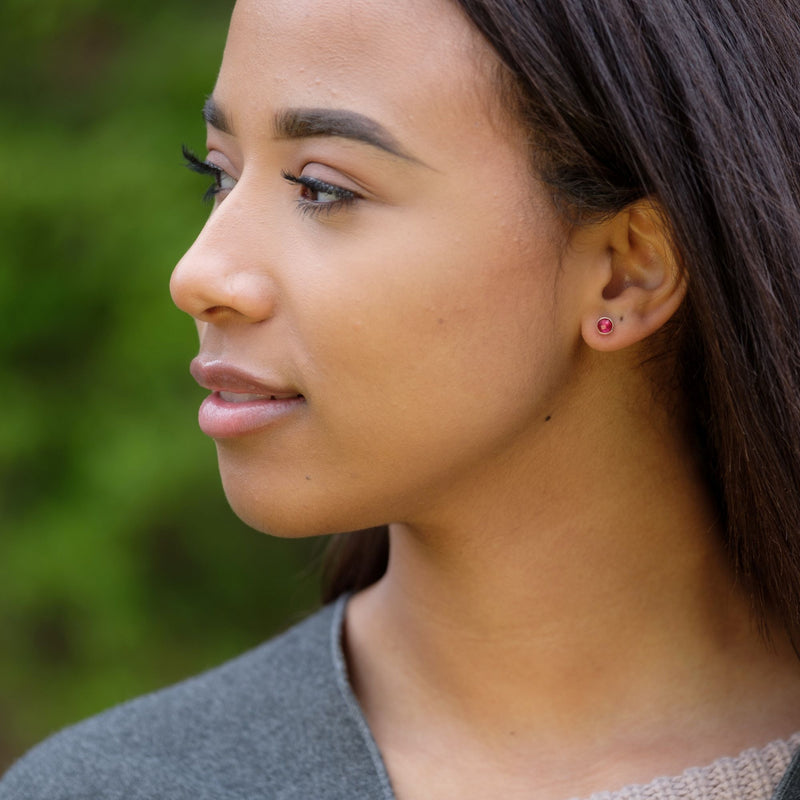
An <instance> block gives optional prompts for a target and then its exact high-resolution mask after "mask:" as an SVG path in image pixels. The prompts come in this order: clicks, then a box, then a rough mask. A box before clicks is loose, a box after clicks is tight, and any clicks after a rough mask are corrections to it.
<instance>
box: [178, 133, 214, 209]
mask: <svg viewBox="0 0 800 800" xmlns="http://www.w3.org/2000/svg"><path fill="white" fill-rule="evenodd" d="M181 152H182V153H183V157H184V158H185V159H186V167H187V168H188V169H190V170H191V171H192V172H196V173H197V174H198V175H211V176H212V177H213V178H214V183H212V184H211V186H209V187H208V189H206V191H205V194H204V195H203V202H204V203H208V202H210V201H211V200H213V199H214V197H215V196H216V195H218V194H219V193H220V192H221V191H222V175H223V172H224V170H222V169H220V168H219V167H218V166H216V164H210V163H209V162H208V161H201V160H200V159H199V158H198V157H197V156H196V155H195V154H194V153H193V152H192V151H191V150H190V149H189V148H188V147H187V146H186V145H185V144H184V145H181Z"/></svg>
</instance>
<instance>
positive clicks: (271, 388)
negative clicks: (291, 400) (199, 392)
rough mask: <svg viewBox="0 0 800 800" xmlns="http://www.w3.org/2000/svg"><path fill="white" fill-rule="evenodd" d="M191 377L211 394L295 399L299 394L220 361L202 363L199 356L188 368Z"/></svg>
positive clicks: (287, 387) (289, 387)
mask: <svg viewBox="0 0 800 800" xmlns="http://www.w3.org/2000/svg"><path fill="white" fill-rule="evenodd" d="M189 371H190V372H191V373H192V377H193V378H194V379H195V380H196V381H197V382H198V383H199V384H200V385H201V386H202V387H203V388H205V389H209V390H210V391H212V392H238V393H240V394H261V395H265V396H272V395H275V396H282V397H297V396H299V395H300V393H299V392H298V391H297V389H294V388H292V387H291V386H286V385H285V384H282V383H280V382H278V381H274V382H273V381H269V382H268V381H266V380H263V379H261V378H257V377H255V376H254V375H251V374H250V373H249V372H246V371H245V370H243V369H239V368H238V367H234V366H232V365H230V364H226V363H224V362H222V361H204V360H202V359H201V358H200V357H199V356H198V357H197V358H195V359H194V360H193V361H192V363H191V365H190V366H189Z"/></svg>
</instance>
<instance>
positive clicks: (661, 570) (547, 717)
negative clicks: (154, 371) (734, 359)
mask: <svg viewBox="0 0 800 800" xmlns="http://www.w3.org/2000/svg"><path fill="white" fill-rule="evenodd" d="M493 65H494V56H493V55H492V53H491V52H490V51H489V49H488V47H487V46H486V45H485V44H484V43H482V42H481V41H480V40H479V39H478V37H477V35H476V34H475V33H474V31H473V30H472V29H471V27H470V26H469V24H468V23H467V22H466V21H465V20H464V19H463V18H462V16H461V14H460V12H459V11H458V9H457V8H455V7H454V6H453V5H450V4H449V3H447V2H444V0H411V2H408V3H403V4H395V3H391V2H389V0H354V1H353V2H347V3H342V2H341V0H314V1H313V2H312V0H270V2H266V0H239V2H238V3H237V5H236V9H235V12H234V16H233V21H232V25H231V30H230V34H229V39H228V44H227V47H226V51H225V56H224V60H223V64H222V68H221V71H220V75H219V79H218V82H217V84H216V86H215V88H214V92H213V97H214V101H215V103H216V105H217V107H218V108H219V109H220V110H222V111H223V112H224V114H225V118H226V119H225V122H226V124H225V125H223V124H222V122H221V120H220V119H219V118H217V119H216V120H215V124H214V125H212V126H210V128H209V135H208V151H209V155H208V161H209V162H210V163H213V164H214V165H216V166H217V167H218V168H219V169H221V170H223V171H224V173H225V174H224V176H223V179H222V185H223V187H224V190H223V191H222V192H220V193H219V194H218V195H217V198H216V204H215V208H214V210H213V212H212V214H211V216H210V218H209V221H208V223H207V225H206V226H205V228H204V229H203V231H202V232H201V234H200V235H199V237H198V239H197V241H196V243H195V244H194V245H193V247H192V248H191V249H190V250H189V252H188V253H187V254H186V256H185V257H184V258H183V259H182V260H181V262H180V263H179V264H178V266H177V267H176V270H175V273H174V275H173V278H172V284H171V288H172V293H173V297H174V299H175V302H176V303H177V304H178V305H179V306H180V307H181V308H182V309H183V310H185V311H187V312H188V313H189V314H191V315H192V316H193V317H194V318H195V319H196V320H197V323H198V330H199V334H200V359H201V360H202V361H203V362H204V363H218V362H223V363H225V364H228V365H230V366H235V367H237V368H239V369H243V370H246V371H247V372H248V373H251V374H252V375H253V376H255V377H257V378H258V379H260V380H261V381H262V382H264V383H268V384H270V385H273V386H274V385H277V386H280V388H281V389H285V390H287V391H290V392H293V393H301V394H302V395H303V397H304V398H305V402H303V403H301V404H297V405H296V406H295V407H294V408H293V409H292V410H291V411H290V412H288V413H286V414H285V415H283V416H281V417H280V418H279V419H277V420H275V421H274V422H273V423H272V424H270V425H269V426H266V427H264V428H262V429H260V430H255V431H252V432H249V433H247V434H246V435H241V436H232V437H226V438H220V439H219V440H218V441H217V448H218V454H219V463H220V471H221V474H222V479H223V483H224V486H225V490H226V493H227V495H228V498H229V500H230V502H231V505H232V506H233V508H234V510H235V511H236V512H237V513H238V514H239V515H240V516H241V517H242V518H243V519H245V520H246V521H247V522H249V523H250V524H252V525H253V526H254V527H256V528H259V529H261V530H264V531H268V532H270V533H273V534H278V535H285V536H303V535H311V534H318V533H330V532H336V531H342V530H354V529H358V528H365V527H370V526H374V525H378V524H387V523H391V557H390V565H389V570H388V572H387V575H386V576H385V578H384V579H382V580H381V581H380V582H379V583H378V584H376V585H375V586H374V587H371V588H370V589H368V590H366V591H364V592H362V593H360V594H359V595H358V596H356V597H355V598H354V599H353V600H352V601H351V602H350V605H349V607H348V612H347V621H346V637H347V638H346V647H347V655H348V661H349V665H350V669H351V675H352V680H353V684H354V688H355V691H356V693H357V695H358V697H359V699H360V701H361V703H362V706H363V708H364V711H365V714H366V716H367V719H368V721H369V723H370V726H371V728H372V730H373V733H374V735H375V738H376V740H377V742H378V744H379V746H380V748H381V752H382V754H383V756H384V759H385V761H386V763H387V767H388V769H389V772H390V775H391V777H392V781H393V785H394V786H395V790H396V793H397V796H398V797H399V798H401V800H405V799H406V798H414V797H426V798H428V799H429V800H430V799H433V800H436V798H439V797H442V798H445V797H456V796H457V797H460V798H471V797H484V798H485V797H490V796H503V797H509V798H515V797H525V798H545V799H547V800H550V799H552V800H556V798H563V797H572V796H578V795H581V794H588V793H590V792H591V791H598V790H603V789H614V788H618V787H620V786H622V785H624V784H626V783H631V782H635V781H639V782H641V781H647V780H650V779H651V778H653V777H654V776H655V775H657V774H670V773H674V772H677V771H680V770H682V769H684V768H686V767H688V766H693V765H699V764H702V763H706V762H708V761H710V760H712V759H713V758H716V757H719V756H722V755H733V754H736V753H738V752H739V751H740V750H741V749H743V748H745V747H750V746H756V745H763V744H765V743H766V742H767V741H770V740H771V739H774V738H778V737H782V736H786V735H788V734H790V733H791V732H793V731H794V730H796V729H797V728H800V713H799V712H800V689H799V688H798V686H800V683H799V681H798V675H797V667H796V662H795V661H794V660H793V657H792V654H791V653H790V650H789V648H788V646H787V645H786V643H785V642H784V640H783V638H782V636H781V635H780V633H779V632H776V633H775V648H774V649H772V650H771V649H769V648H767V647H765V646H764V644H763V642H762V640H761V639H760V638H759V637H758V635H757V634H756V632H755V630H754V627H753V626H752V624H751V620H750V617H749V613H748V606H747V600H746V598H744V597H742V596H741V594H740V593H739V590H738V589H737V586H736V582H735V580H734V577H733V576H732V575H731V573H730V570H729V567H728V565H727V562H726V560H725V556H724V553H723V552H722V548H721V547H720V545H719V542H718V538H717V532H716V530H715V520H716V516H717V512H716V509H715V508H714V507H713V505H712V503H711V501H710V499H709V496H708V492H707V491H706V488H705V486H704V484H703V481H702V478H701V472H700V470H699V468H698V466H697V465H696V464H695V462H694V458H693V454H692V447H691V442H689V441H687V439H686V436H685V434H684V431H683V426H682V424H681V419H680V413H679V409H680V398H677V397H672V396H671V395H670V394H669V392H668V391H666V390H664V389H662V388H660V387H661V386H662V384H660V383H654V381H653V377H654V376H653V371H652V370H645V369H643V368H642V367H641V362H642V361H643V359H644V357H645V354H646V352H647V351H646V349H645V348H646V345H647V342H648V337H649V336H651V335H652V334H653V333H655V332H656V331H658V330H659V329H660V328H661V326H663V324H664V323H665V322H666V321H667V320H668V319H669V317H670V316H671V315H672V314H673V313H674V312H675V310H676V309H677V308H678V306H679V305H680V302H681V300H682V298H683V294H684V290H685V281H684V277H683V275H682V273H681V271H680V270H679V269H678V267H677V264H676V259H675V257H674V255H673V253H672V250H671V247H670V244H669V237H668V236H667V235H666V233H665V231H664V230H663V227H662V225H661V223H660V215H659V214H658V209H657V207H655V206H654V205H653V204H651V203H640V204H637V205H636V206H633V207H631V208H629V209H626V210H625V211H624V212H622V213H620V214H619V215H618V216H617V217H615V218H613V219H611V220H606V221H604V222H602V223H598V224H596V225H590V226H586V227H584V228H580V229H578V230H575V231H570V232H567V230H566V228H565V227H564V225H562V223H561V222H560V221H559V219H558V218H557V216H556V215H555V213H554V211H553V209H552V206H551V201H550V195H549V191H548V190H547V189H546V187H544V186H542V185H541V184H539V183H538V182H537V181H536V180H535V179H534V178H533V177H532V176H531V174H530V171H529V168H528V163H529V158H528V153H527V143H526V137H525V136H524V133H523V132H522V131H520V130H518V129H517V128H516V126H515V125H514V124H513V122H511V121H509V120H507V119H506V118H505V117H504V115H503V113H502V110H501V109H499V108H498V107H497V96H498V93H497V92H496V90H495V87H494V86H493V84H492V81H491V75H492V67H493ZM289 108H315V109H320V108H322V109H336V110H339V111H341V110H349V111H355V112H357V113H359V114H363V115H366V116H368V117H369V118H371V119H372V120H375V121H376V122H378V123H379V124H380V125H381V126H382V127H383V128H385V129H386V131H387V132H388V133H389V135H390V136H391V137H392V138H393V140H394V141H395V142H396V143H398V144H399V147H401V148H402V150H403V152H404V153H406V154H407V155H409V156H410V157H409V158H404V157H398V156H396V155H391V154H389V153H386V152H385V151H384V150H382V149H381V148H378V147H374V146H372V145H369V144H365V143H363V142H355V141H352V140H350V139H347V138H343V137H341V136H315V137H311V138H299V139H295V138H291V139H288V138H286V137H285V136H278V135H276V131H275V129H274V125H273V120H274V117H275V115H276V114H280V113H282V112H284V111H285V110H286V109H289ZM222 127H226V128H227V129H228V132H225V131H223V130H221V128H222ZM282 171H286V172H289V173H291V174H292V175H294V176H299V177H301V178H303V177H311V178H316V179H317V180H322V181H325V182H326V183H327V184H330V185H333V186H334V187H341V188H343V189H346V190H349V191H351V192H353V193H355V194H357V195H358V199H356V200H355V202H352V203H348V204H347V205H345V206H332V205H330V203H331V202H332V201H333V200H335V199H336V192H330V191H328V192H322V193H320V192H318V191H312V190H310V189H309V188H308V187H305V188H304V187H303V186H302V185H298V184H297V183H296V182H292V181H287V180H286V179H284V177H282V174H281V173H282ZM317 212H319V213H317ZM606 315H607V316H609V317H611V318H612V319H614V321H615V330H614V333H613V334H612V335H610V336H601V335H600V334H599V333H598V332H597V329H596V321H597V319H598V318H599V317H601V316H606ZM664 385H666V384H664ZM732 700H733V701H734V702H732ZM587 764H588V765H589V766H588V767H587Z"/></svg>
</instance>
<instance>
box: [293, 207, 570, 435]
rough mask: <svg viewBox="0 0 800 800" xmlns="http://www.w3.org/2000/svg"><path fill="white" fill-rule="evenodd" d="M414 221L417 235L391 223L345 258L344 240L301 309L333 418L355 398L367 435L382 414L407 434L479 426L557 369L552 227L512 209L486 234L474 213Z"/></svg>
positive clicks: (388, 426)
mask: <svg viewBox="0 0 800 800" xmlns="http://www.w3.org/2000/svg"><path fill="white" fill-rule="evenodd" d="M411 222H412V223H413V224H412V225H410V227H411V228H412V230H413V231H414V235H413V236H412V235H411V233H410V231H405V230H400V231H398V232H396V233H395V234H394V235H391V234H389V233H388V231H387V229H385V228H384V229H382V234H383V235H381V236H380V237H375V239H374V240H372V242H371V246H369V247H364V248H361V249H360V251H359V252H358V253H353V252H352V250H351V251H349V252H348V255H347V257H346V258H345V256H344V254H343V255H342V258H341V261H340V260H339V259H338V258H336V257H335V256H336V253H335V251H332V252H331V253H330V258H331V259H332V261H336V262H339V263H338V264H337V267H331V269H330V271H329V270H328V269H327V268H326V271H325V272H326V275H327V277H328V279H329V280H321V281H320V283H319V285H318V287H317V288H315V289H313V290H310V287H309V284H308V283H307V284H306V291H305V295H304V307H303V308H302V309H298V310H297V312H298V313H297V315H296V316H297V318H298V319H300V320H304V321H307V322H310V323H311V324H310V325H307V326H306V327H304V329H303V331H302V337H303V340H304V342H305V343H306V345H307V346H308V360H309V364H310V368H311V369H312V371H313V381H312V383H313V385H314V388H316V389H317V390H318V391H319V397H320V402H321V403H323V404H324V406H325V410H326V411H327V412H328V413H330V414H331V416H332V418H333V417H334V416H335V417H336V423H337V424H333V419H332V420H331V422H332V424H331V429H332V430H344V429H345V428H340V426H339V424H338V423H340V422H342V421H343V420H342V419H341V418H340V415H350V414H353V413H354V410H355V413H356V414H357V416H358V419H359V430H361V431H364V438H365V440H366V439H369V437H371V436H374V435H375V431H374V430H371V425H370V423H372V422H374V424H375V425H376V426H381V427H382V431H381V434H382V436H384V437H386V436H390V437H393V438H394V437H396V438H397V439H398V440H403V441H406V442H408V441H409V437H411V438H416V437H417V436H420V437H423V438H424V437H425V436H428V435H430V432H431V431H436V432H438V433H441V430H442V428H443V427H447V426H450V427H454V428H458V427H463V428H465V429H469V428H470V427H471V426H472V427H474V426H475V425H478V424H479V423H480V421H481V414H482V413H483V412H484V411H486V410H487V409H491V408H493V409H494V410H495V412H497V413H508V412H510V410H511V409H510V408H509V407H508V406H509V405H512V404H514V403H516V402H517V401H519V400H521V399H522V398H523V396H524V397H525V398H526V399H530V398H531V397H532V394H535V393H536V391H537V387H538V386H539V385H540V384H542V383H547V381H548V376H547V372H548V369H549V368H548V364H547V361H548V358H549V356H550V355H551V354H552V353H553V350H554V340H553V333H552V331H551V321H552V319H553V318H554V316H555V315H556V314H555V304H556V296H555V292H554V290H553V287H554V284H555V273H556V264H557V260H556V255H555V250H554V249H553V248H551V247H550V246H549V245H546V244H545V242H546V241H547V239H546V238H545V237H544V236H542V237H541V238H539V237H537V236H536V235H531V234H530V233H529V230H528V229H526V235H525V236H523V235H522V232H521V231H520V229H519V227H518V226H514V225H513V224H512V223H509V222H506V221H502V220H498V221H497V222H496V224H495V225H494V226H491V227H488V228H487V226H485V225H483V226H481V227H477V225H476V226H475V227H474V228H473V230H481V231H483V232H484V235H483V236H481V237H477V236H474V235H472V234H471V232H470V227H471V225H470V224H463V225H460V226H458V228H457V229H456V230H452V227H453V226H452V224H451V225H450V226H449V228H448V229H447V230H444V229H443V226H441V225H436V224H433V222H435V220H433V221H431V220H428V221H427V222H428V224H427V226H422V225H419V224H417V221H416V220H412V221H411ZM470 222H471V221H470ZM420 230H424V231H426V233H425V235H420ZM487 230H488V231H491V233H490V235H486V233H485V232H486V231H487ZM490 413H492V412H491V411H490ZM517 413H518V410H517ZM406 423H408V424H406ZM410 427H411V428H413V430H409V428H410ZM348 435H350V434H348Z"/></svg>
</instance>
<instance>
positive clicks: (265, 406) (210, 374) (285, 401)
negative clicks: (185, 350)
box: [190, 357, 306, 439]
mask: <svg viewBox="0 0 800 800" xmlns="http://www.w3.org/2000/svg"><path fill="white" fill-rule="evenodd" d="M190 371H191V373H192V376H193V377H194V379H195V380H196V381H197V382H198V383H199V384H200V386H202V387H204V388H205V389H208V390H209V391H210V392H211V394H210V395H209V396H208V397H206V399H205V400H203V402H202V404H201V406H200V412H199V416H198V422H199V423H200V429H201V430H202V431H203V433H205V434H206V435H207V436H210V437H211V438H212V439H230V438H234V437H239V436H244V435H246V434H249V433H254V432H256V431H261V430H262V429H265V428H274V427H275V426H277V425H280V424H283V423H285V422H287V421H288V420H289V419H290V418H292V417H294V418H295V419H297V417H296V414H297V413H298V412H299V411H300V410H301V409H302V408H304V407H305V405H306V398H305V396H304V395H303V394H302V393H300V392H298V391H297V389H296V388H295V387H293V386H291V385H288V384H287V383H286V382H285V381H282V380H276V379H273V378H271V377H269V378H267V377H261V376H255V375H253V374H251V373H249V372H246V371H245V370H242V369H240V368H238V367H234V366H231V365H230V364H225V363H223V362H220V361H203V360H201V359H200V358H199V357H198V358H196V359H194V361H192V364H191V367H190Z"/></svg>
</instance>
